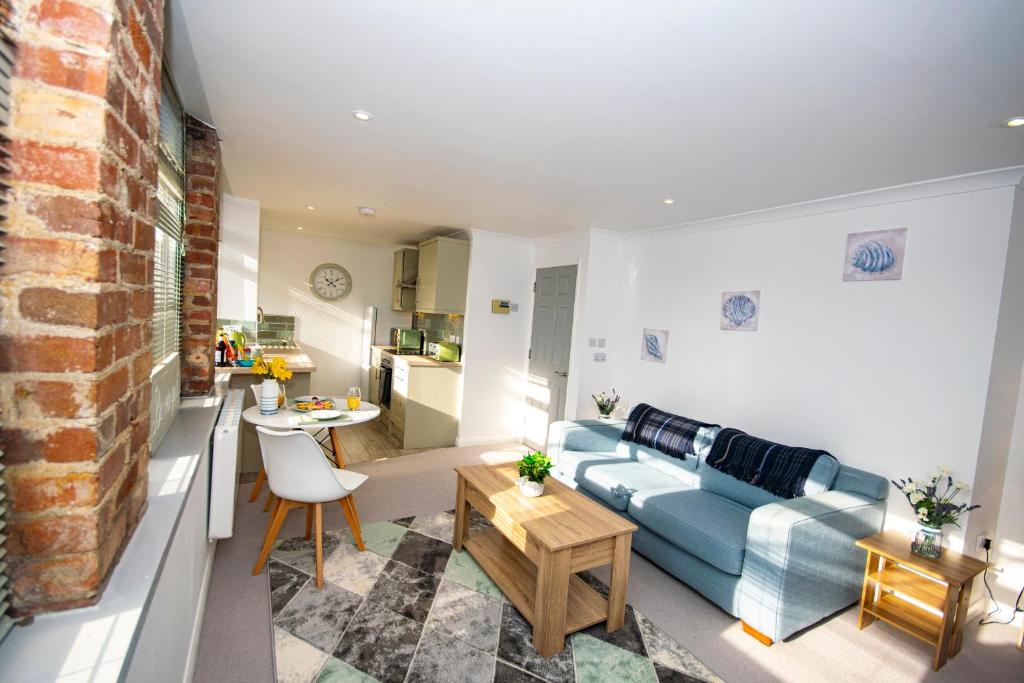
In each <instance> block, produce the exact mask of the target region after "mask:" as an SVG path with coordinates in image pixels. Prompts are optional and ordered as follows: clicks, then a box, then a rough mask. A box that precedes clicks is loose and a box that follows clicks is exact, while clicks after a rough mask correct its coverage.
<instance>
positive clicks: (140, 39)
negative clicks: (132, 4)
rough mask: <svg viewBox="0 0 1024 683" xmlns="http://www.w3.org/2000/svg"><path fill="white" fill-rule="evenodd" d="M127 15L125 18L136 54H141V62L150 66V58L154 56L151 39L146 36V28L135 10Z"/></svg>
mask: <svg viewBox="0 0 1024 683" xmlns="http://www.w3.org/2000/svg"><path fill="white" fill-rule="evenodd" d="M127 15H128V16H127V17H123V19H124V20H125V24H126V25H127V28H128V35H130V36H131V39H132V46H134V47H135V54H137V55H138V56H139V62H140V63H141V64H142V65H143V66H149V63H150V59H152V57H153V48H152V47H150V45H149V40H147V38H146V33H145V29H143V27H142V24H140V23H139V20H138V19H137V18H136V17H135V12H132V11H129V12H127Z"/></svg>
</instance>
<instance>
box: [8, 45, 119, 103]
mask: <svg viewBox="0 0 1024 683" xmlns="http://www.w3.org/2000/svg"><path fill="white" fill-rule="evenodd" d="M107 66H108V63H107V58H106V57H97V56H93V55H87V54H83V53H81V52H72V51H70V50H57V49H55V48H52V47H49V46H46V45H37V44H33V43H29V42H22V43H21V44H20V45H19V46H18V59H17V61H16V62H15V67H16V68H15V71H16V73H17V75H18V76H20V77H21V78H25V79H28V80H32V81H38V82H40V83H46V84H48V85H54V86H57V87H59V88H68V89H70V90H76V91H78V92H83V93H87V94H89V95H97V96H100V97H102V96H104V95H106V93H107Z"/></svg>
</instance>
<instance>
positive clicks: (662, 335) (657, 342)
mask: <svg viewBox="0 0 1024 683" xmlns="http://www.w3.org/2000/svg"><path fill="white" fill-rule="evenodd" d="M667 358H668V330H652V329H648V328H644V336H643V341H642V344H641V346H640V360H645V361H648V362H651V363H664V362H665V361H666V360H667Z"/></svg>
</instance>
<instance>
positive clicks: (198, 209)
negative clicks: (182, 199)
mask: <svg viewBox="0 0 1024 683" xmlns="http://www.w3.org/2000/svg"><path fill="white" fill-rule="evenodd" d="M185 213H186V215H187V216H188V220H189V221H190V222H192V221H196V222H203V223H210V224H211V225H212V224H213V222H214V221H216V220H217V217H216V216H215V215H214V213H213V209H208V208H206V207H205V206H196V205H194V204H193V205H189V206H188V207H186V209H185Z"/></svg>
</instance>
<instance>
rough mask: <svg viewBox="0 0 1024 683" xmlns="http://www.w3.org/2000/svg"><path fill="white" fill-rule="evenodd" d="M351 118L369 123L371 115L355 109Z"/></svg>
mask: <svg viewBox="0 0 1024 683" xmlns="http://www.w3.org/2000/svg"><path fill="white" fill-rule="evenodd" d="M352 116H354V117H356V118H357V119H359V120H360V121H370V120H372V119H373V114H371V113H370V112H368V111H363V110H362V109H356V110H355V111H354V112H352Z"/></svg>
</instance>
